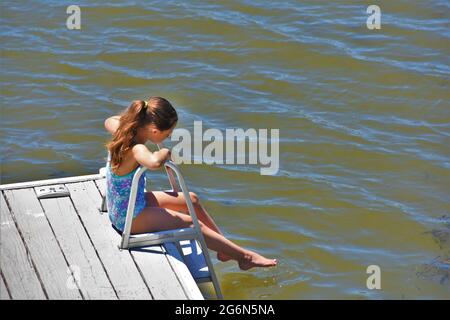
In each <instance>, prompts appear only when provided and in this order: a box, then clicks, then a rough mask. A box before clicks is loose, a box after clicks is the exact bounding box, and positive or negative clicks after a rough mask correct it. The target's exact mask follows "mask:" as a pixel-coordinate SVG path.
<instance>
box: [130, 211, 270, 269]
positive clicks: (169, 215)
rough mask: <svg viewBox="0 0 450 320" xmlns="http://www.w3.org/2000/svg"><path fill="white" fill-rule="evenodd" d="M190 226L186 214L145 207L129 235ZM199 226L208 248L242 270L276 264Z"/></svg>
mask: <svg viewBox="0 0 450 320" xmlns="http://www.w3.org/2000/svg"><path fill="white" fill-rule="evenodd" d="M190 226H192V219H191V217H190V216H188V215H186V214H182V213H179V212H177V211H174V210H170V209H164V208H159V207H146V208H145V209H144V210H143V211H142V212H141V213H140V214H139V215H138V216H137V217H136V218H134V219H133V224H132V227H131V233H133V234H135V233H144V232H152V231H162V230H171V229H177V228H186V227H190ZM200 226H201V231H202V233H203V236H204V237H205V241H206V245H207V246H208V248H210V249H211V250H214V251H217V252H223V253H225V254H226V255H228V256H229V257H231V258H232V259H234V260H236V261H237V262H238V263H239V267H240V268H241V269H243V270H248V269H250V268H253V267H272V266H275V265H276V264H277V261H276V259H267V258H264V257H263V256H261V255H259V254H257V253H255V252H253V251H250V250H246V249H243V248H241V247H240V246H238V245H237V244H235V243H233V242H231V241H230V240H228V239H226V238H225V237H224V236H223V235H221V234H219V233H217V232H215V231H214V230H212V229H211V228H209V227H208V226H206V225H205V224H204V223H202V222H201V223H200Z"/></svg>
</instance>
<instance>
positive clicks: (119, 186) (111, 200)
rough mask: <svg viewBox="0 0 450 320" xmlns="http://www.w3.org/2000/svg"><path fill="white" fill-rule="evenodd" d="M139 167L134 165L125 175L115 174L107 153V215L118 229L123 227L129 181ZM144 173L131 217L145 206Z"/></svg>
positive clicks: (129, 187)
mask: <svg viewBox="0 0 450 320" xmlns="http://www.w3.org/2000/svg"><path fill="white" fill-rule="evenodd" d="M139 168H140V167H139V166H138V167H136V168H135V169H134V170H133V171H131V172H130V173H128V174H126V175H122V176H120V175H116V174H115V173H114V172H112V170H111V165H110V155H109V154H108V162H107V165H106V199H107V208H108V215H109V219H110V221H111V223H112V224H113V225H114V226H115V227H116V228H117V229H119V230H120V231H123V229H124V227H125V219H126V215H127V209H128V202H129V198H130V192H131V183H132V181H133V177H134V174H135V173H136V171H137V170H138V169H139ZM145 182H146V180H145V174H143V175H142V176H141V177H140V179H139V183H138V187H137V196H136V204H135V208H134V213H133V217H136V216H137V215H138V214H139V213H140V212H141V211H142V209H144V208H145V207H146V206H147V203H146V198H145Z"/></svg>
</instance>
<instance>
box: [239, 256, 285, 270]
mask: <svg viewBox="0 0 450 320" xmlns="http://www.w3.org/2000/svg"><path fill="white" fill-rule="evenodd" d="M277 263H278V261H277V259H267V258H264V257H263V256H262V255H259V254H257V253H256V252H251V251H250V252H249V253H248V254H246V255H245V256H244V258H242V260H239V261H238V264H239V268H241V269H242V270H249V269H251V268H254V267H275V266H276V265H277Z"/></svg>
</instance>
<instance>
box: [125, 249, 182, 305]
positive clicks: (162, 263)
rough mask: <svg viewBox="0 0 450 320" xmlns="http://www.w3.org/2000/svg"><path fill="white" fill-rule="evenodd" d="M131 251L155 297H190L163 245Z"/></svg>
mask: <svg viewBox="0 0 450 320" xmlns="http://www.w3.org/2000/svg"><path fill="white" fill-rule="evenodd" d="M130 252H131V255H132V256H133V258H134V260H135V261H136V264H137V266H138V267H139V269H140V270H141V273H142V276H143V277H144V278H145V281H146V282H147V284H148V286H149V287H150V291H151V292H152V295H153V296H154V297H155V299H159V300H160V299H165V300H176V299H180V300H181V299H182V300H185V299H187V298H188V297H187V296H186V294H185V293H184V290H183V287H182V285H181V283H180V281H179V280H178V278H177V275H176V274H175V273H174V271H172V269H171V266H170V264H169V261H168V260H167V257H166V255H165V253H164V250H163V249H162V248H161V246H151V247H145V248H139V249H131V250H130ZM155 275H157V276H155Z"/></svg>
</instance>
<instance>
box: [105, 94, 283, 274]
mask: <svg viewBox="0 0 450 320" xmlns="http://www.w3.org/2000/svg"><path fill="white" fill-rule="evenodd" d="M177 121H178V115H177V112H176V111H175V109H174V108H173V106H172V105H171V104H170V102H169V101H167V100H166V99H164V98H161V97H151V98H150V99H149V100H148V101H142V100H137V101H134V102H133V103H132V104H131V105H130V106H129V107H128V108H127V109H126V110H125V111H123V112H122V113H121V114H120V115H118V116H114V117H110V118H108V119H106V121H105V128H106V129H107V130H108V131H109V132H110V133H111V134H112V135H113V137H112V140H111V141H109V142H108V143H107V144H106V147H107V148H108V150H109V152H110V155H111V161H110V165H108V166H107V179H106V180H107V193H108V196H107V199H108V203H107V206H108V212H109V218H110V220H111V222H112V224H113V225H114V226H115V228H117V229H118V230H120V231H123V228H124V226H125V218H126V213H127V207H128V199H129V196H130V188H131V182H132V180H133V175H134V173H135V171H136V170H137V169H138V168H139V166H145V167H147V168H148V169H150V170H157V169H159V168H161V167H162V166H163V165H164V162H165V161H167V160H169V159H170V150H169V149H167V148H162V149H161V150H159V151H156V152H151V151H150V150H149V149H148V148H147V147H146V146H145V143H146V142H147V141H151V142H153V143H155V144H158V143H161V142H162V141H163V140H164V139H166V138H167V137H169V136H170V134H171V133H172V131H173V130H174V128H175V126H176V124H177ZM144 188H145V175H142V176H141V178H140V180H139V184H138V190H137V197H136V205H135V211H134V214H133V221H132V226H131V234H139V233H146V232H156V231H163V230H173V229H180V228H186V227H192V225H193V222H192V218H191V216H190V215H189V211H188V208H187V205H186V201H185V199H184V195H183V193H182V192H167V191H150V192H145V190H144ZM190 197H191V200H192V203H193V205H194V208H195V211H196V214H197V216H198V219H199V223H200V228H201V231H202V233H203V236H204V238H205V241H206V244H207V246H208V248H210V249H211V250H214V251H216V252H217V258H218V259H219V260H220V261H228V260H230V259H234V260H236V261H237V262H238V264H239V267H240V268H241V269H242V270H248V269H250V268H253V267H272V266H276V265H277V260H276V259H267V258H265V257H263V256H261V255H259V254H257V253H256V252H253V251H250V250H246V249H244V248H241V247H240V246H238V245H236V244H235V243H233V242H231V241H230V240H228V239H226V238H225V237H224V236H223V234H222V232H221V231H220V230H219V228H218V227H217V225H216V224H215V222H214V221H213V220H212V218H211V217H210V215H209V214H208V213H207V212H206V210H205V209H204V207H203V206H202V205H201V204H200V202H199V199H198V196H197V195H196V194H195V193H193V192H190Z"/></svg>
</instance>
